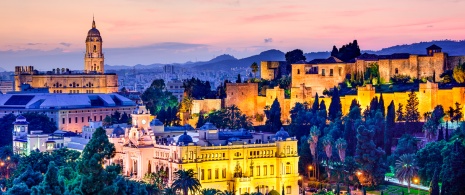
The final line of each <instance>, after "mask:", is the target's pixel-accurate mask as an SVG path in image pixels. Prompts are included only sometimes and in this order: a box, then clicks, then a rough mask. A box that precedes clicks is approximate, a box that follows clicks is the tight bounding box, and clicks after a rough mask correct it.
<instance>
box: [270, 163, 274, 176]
mask: <svg viewBox="0 0 465 195" xmlns="http://www.w3.org/2000/svg"><path fill="white" fill-rule="evenodd" d="M270 175H274V165H270Z"/></svg>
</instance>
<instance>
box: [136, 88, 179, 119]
mask: <svg viewBox="0 0 465 195" xmlns="http://www.w3.org/2000/svg"><path fill="white" fill-rule="evenodd" d="M141 98H142V101H144V103H145V105H146V106H147V108H148V109H149V110H150V113H152V114H154V115H157V114H158V113H159V112H160V110H162V109H167V108H168V107H177V105H178V99H177V98H176V97H175V96H173V95H172V94H171V92H168V91H166V87H165V81H164V80H163V79H155V80H154V81H153V82H152V84H151V85H150V87H149V88H147V89H146V90H145V91H144V93H142V95H141Z"/></svg>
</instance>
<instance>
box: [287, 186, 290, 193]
mask: <svg viewBox="0 0 465 195" xmlns="http://www.w3.org/2000/svg"><path fill="white" fill-rule="evenodd" d="M286 194H291V186H287V187H286Z"/></svg>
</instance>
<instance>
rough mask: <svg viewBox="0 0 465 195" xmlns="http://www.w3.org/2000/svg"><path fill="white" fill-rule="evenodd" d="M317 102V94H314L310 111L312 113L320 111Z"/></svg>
mask: <svg viewBox="0 0 465 195" xmlns="http://www.w3.org/2000/svg"><path fill="white" fill-rule="evenodd" d="M319 103H320V102H319V101H318V93H316V94H315V100H314V101H313V105H312V111H313V113H315V112H316V111H318V110H319V109H320V106H319Z"/></svg>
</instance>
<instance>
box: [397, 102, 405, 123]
mask: <svg viewBox="0 0 465 195" xmlns="http://www.w3.org/2000/svg"><path fill="white" fill-rule="evenodd" d="M396 119H397V121H405V115H404V109H403V105H402V104H401V103H399V106H398V107H397V111H396Z"/></svg>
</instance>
